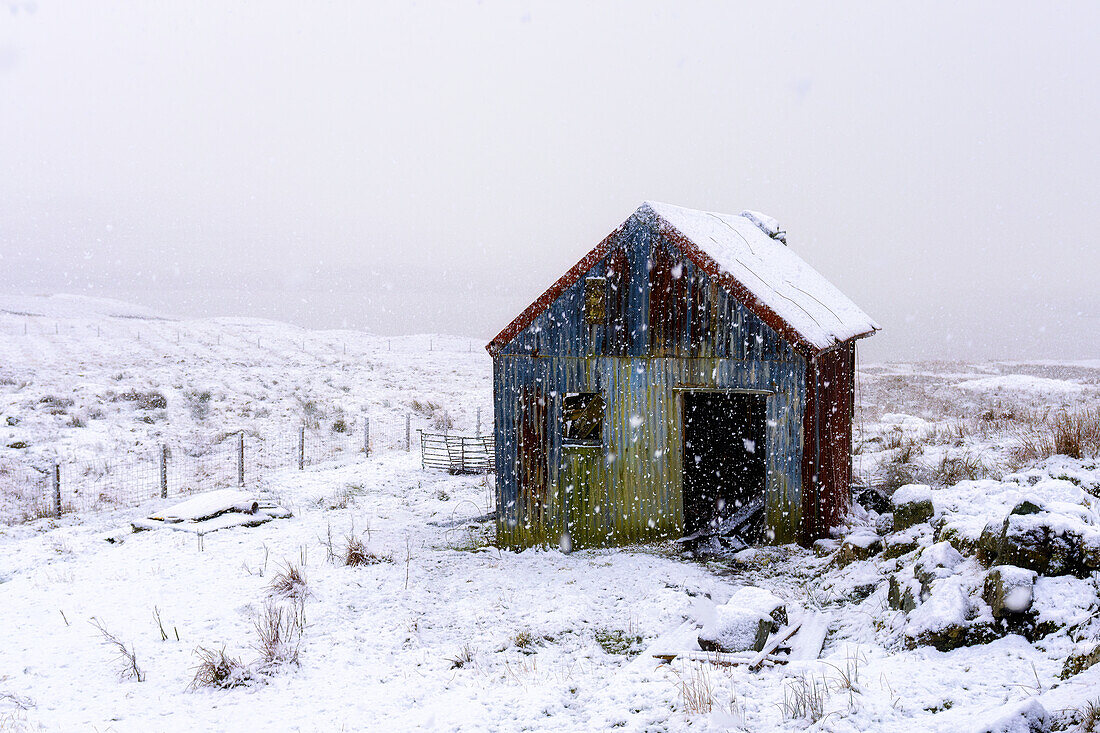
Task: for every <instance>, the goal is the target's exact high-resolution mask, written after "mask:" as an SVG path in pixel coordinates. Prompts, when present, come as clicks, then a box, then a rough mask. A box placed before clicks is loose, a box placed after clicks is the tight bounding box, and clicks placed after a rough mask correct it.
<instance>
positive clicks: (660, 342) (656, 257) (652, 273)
mask: <svg viewBox="0 0 1100 733" xmlns="http://www.w3.org/2000/svg"><path fill="white" fill-rule="evenodd" d="M690 291H691V283H690V275H689V273H688V272H687V271H686V268H685V266H684V262H683V260H682V258H680V257H679V256H677V255H676V254H674V253H673V252H671V251H670V250H669V248H668V247H667V246H666V245H665V244H664V243H663V242H661V241H660V240H659V239H658V240H657V241H656V242H655V243H654V244H653V248H652V250H651V252H650V255H649V353H650V354H651V355H653V356H672V355H675V354H679V353H680V351H681V345H682V344H684V343H685V342H686V340H687V337H688V330H689V327H690V323H689V315H688V306H689V304H690V302H691V300H690V299H691V292H690Z"/></svg>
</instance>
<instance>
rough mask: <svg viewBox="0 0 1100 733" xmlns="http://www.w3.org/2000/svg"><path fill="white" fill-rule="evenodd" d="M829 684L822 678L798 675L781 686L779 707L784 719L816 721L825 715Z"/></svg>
mask: <svg viewBox="0 0 1100 733" xmlns="http://www.w3.org/2000/svg"><path fill="white" fill-rule="evenodd" d="M828 693H829V684H828V682H826V681H825V679H824V678H822V679H818V678H816V677H813V676H810V677H806V676H805V675H799V676H798V677H795V678H794V679H793V680H789V681H788V682H787V684H785V685H784V687H783V702H782V703H781V704H780V709H781V710H782V711H783V719H784V720H805V721H808V722H809V723H811V724H812V723H816V722H817V721H819V720H821V719H822V718H824V717H825V697H826V695H828Z"/></svg>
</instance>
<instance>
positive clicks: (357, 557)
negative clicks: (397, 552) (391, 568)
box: [343, 535, 393, 567]
mask: <svg viewBox="0 0 1100 733" xmlns="http://www.w3.org/2000/svg"><path fill="white" fill-rule="evenodd" d="M343 555H344V565H347V566H349V567H359V566H361V565H377V564H378V563H382V562H393V558H392V557H389V556H388V555H378V554H376V553H374V552H372V551H371V550H369V549H368V548H367V545H366V544H365V543H364V542H363V540H361V539H359V538H358V537H356V536H355V535H348V536H347V537H346V538H345V540H344V552H343Z"/></svg>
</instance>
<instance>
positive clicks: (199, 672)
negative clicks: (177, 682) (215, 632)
mask: <svg viewBox="0 0 1100 733" xmlns="http://www.w3.org/2000/svg"><path fill="white" fill-rule="evenodd" d="M195 654H196V655H197V656H198V658H199V663H198V665H197V666H196V667H195V677H194V679H192V680H191V684H190V685H188V686H187V689H189V690H197V689H199V688H200V687H216V688H218V689H223V690H224V689H227V688H230V687H239V686H241V685H244V684H248V682H249V681H251V679H252V675H251V673H250V672H249V671H248V668H247V667H245V666H244V664H242V663H241V660H240V658H239V657H231V656H229V655H227V654H226V653H225V647H222V648H221V649H218V650H214V649H207V648H206V647H202V646H200V647H198V648H196V649H195Z"/></svg>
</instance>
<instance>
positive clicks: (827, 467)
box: [799, 339, 855, 545]
mask: <svg viewBox="0 0 1100 733" xmlns="http://www.w3.org/2000/svg"><path fill="white" fill-rule="evenodd" d="M854 389H855V340H854V339H853V340H851V341H847V342H845V343H844V344H842V345H840V346H839V347H837V348H835V349H833V350H831V351H828V352H826V353H824V354H821V355H819V356H818V357H817V358H815V359H813V360H812V361H811V362H810V368H809V370H808V372H807V374H806V409H805V413H804V415H803V421H802V437H803V440H802V445H803V452H802V526H801V530H800V532H799V541H800V542H802V543H803V544H806V545H808V544H810V543H812V542H813V541H814V540H816V539H820V538H822V537H825V536H826V534H827V533H828V531H829V528H830V527H833V526H836V525H837V524H839V523H840V521H841V520H842V518H843V517H844V515H845V514H847V513H848V511H849V510H850V509H851V501H852V494H851V485H852V408H853V404H854V400H853V394H854Z"/></svg>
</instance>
